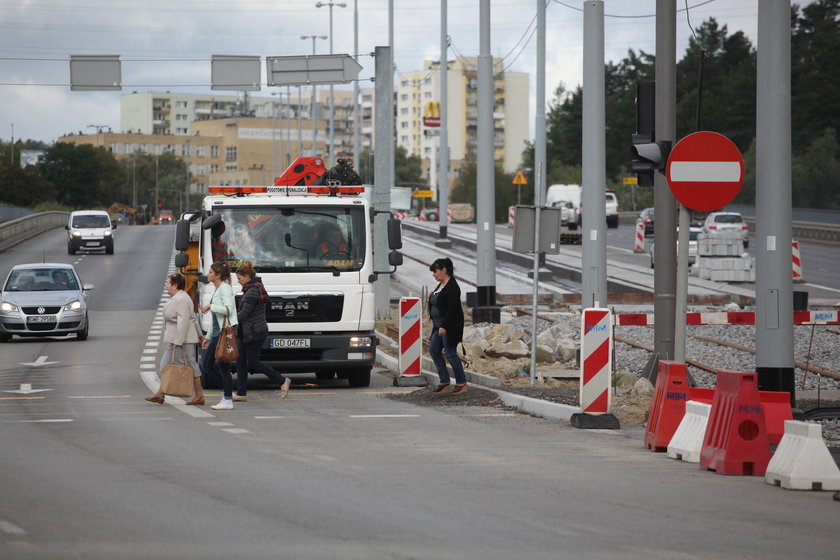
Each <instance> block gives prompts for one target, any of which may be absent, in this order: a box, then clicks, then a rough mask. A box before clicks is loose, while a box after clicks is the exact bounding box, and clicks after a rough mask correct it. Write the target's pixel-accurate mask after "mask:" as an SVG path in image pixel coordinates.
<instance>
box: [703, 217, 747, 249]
mask: <svg viewBox="0 0 840 560" xmlns="http://www.w3.org/2000/svg"><path fill="white" fill-rule="evenodd" d="M703 232H704V233H707V234H712V235H714V234H715V233H740V234H741V239H743V240H744V248H745V249H746V248H747V247H749V246H750V227H749V226H748V225H747V223H746V222H745V221H744V217H743V216H742V215H741V214H739V213H738V212H712V213H711V214H709V215H708V216H706V221H705V222H703Z"/></svg>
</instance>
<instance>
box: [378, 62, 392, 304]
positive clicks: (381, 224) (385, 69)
mask: <svg viewBox="0 0 840 560" xmlns="http://www.w3.org/2000/svg"><path fill="white" fill-rule="evenodd" d="M390 50H391V49H390V47H376V49H375V51H374V53H375V59H376V63H375V66H376V81H375V95H376V100H377V101H376V125H375V127H376V128H375V131H374V133H375V134H376V139H375V144H376V153H375V154H374V175H375V177H374V187H373V208H374V210H376V211H378V212H387V211H389V210H390V209H391V187H392V186H393V185H394V175H393V171H392V170H393V167H392V166H393V162H394V111H393V109H392V107H393V101H392V102H390V103H389V102H388V100H389V99H390V100H393V99H394V81H393V80H392V79H391V78H392V76H393V68H394V66H393V64H392V63H391V55H390V52H389V51H390ZM375 225H376V227H375V228H374V232H373V250H374V255H373V266H374V270H389V267H388V233H387V219H386V216H385V215H384V214H379V215H377V216H376V219H375ZM374 294H375V296H374V300H375V303H376V316H377V318H380V319H389V318H390V317H391V303H390V296H391V277H390V275H388V274H380V275H379V277H378V278H377V280H376V284H375V285H374Z"/></svg>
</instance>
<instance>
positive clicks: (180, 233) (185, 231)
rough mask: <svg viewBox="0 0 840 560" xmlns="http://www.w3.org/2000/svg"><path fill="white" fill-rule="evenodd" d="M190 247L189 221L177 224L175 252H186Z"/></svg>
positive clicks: (179, 221) (180, 221) (181, 221)
mask: <svg viewBox="0 0 840 560" xmlns="http://www.w3.org/2000/svg"><path fill="white" fill-rule="evenodd" d="M189 246H190V223H189V222H188V221H187V220H178V221H177V222H175V250H176V251H186V250H187V248H188V247H189Z"/></svg>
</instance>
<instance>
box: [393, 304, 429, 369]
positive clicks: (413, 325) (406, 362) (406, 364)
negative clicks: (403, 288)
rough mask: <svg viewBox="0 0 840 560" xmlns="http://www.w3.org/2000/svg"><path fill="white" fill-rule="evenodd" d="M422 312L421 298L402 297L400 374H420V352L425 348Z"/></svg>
mask: <svg viewBox="0 0 840 560" xmlns="http://www.w3.org/2000/svg"><path fill="white" fill-rule="evenodd" d="M421 313H422V306H421V305H420V298H416V297H404V298H400V340H399V346H400V357H399V360H398V365H399V370H400V372H399V374H400V375H420V353H421V352H422V350H423V342H422V341H421V340H420V333H421V331H422V329H421V325H420V320H421V318H422V317H421Z"/></svg>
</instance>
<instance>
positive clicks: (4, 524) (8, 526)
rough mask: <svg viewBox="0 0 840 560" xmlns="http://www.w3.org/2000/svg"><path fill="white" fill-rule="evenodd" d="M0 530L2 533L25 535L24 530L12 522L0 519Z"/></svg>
mask: <svg viewBox="0 0 840 560" xmlns="http://www.w3.org/2000/svg"><path fill="white" fill-rule="evenodd" d="M0 531H3V532H4V533H8V534H10V535H25V534H26V531H24V530H23V529H21V528H20V527H18V526H17V525H15V524H14V523H9V522H8V521H3V520H0Z"/></svg>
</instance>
